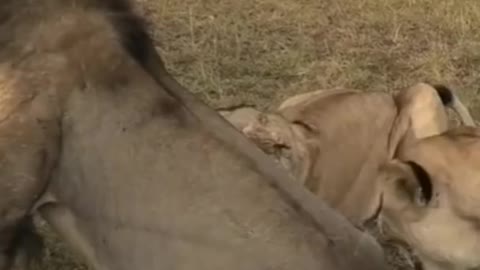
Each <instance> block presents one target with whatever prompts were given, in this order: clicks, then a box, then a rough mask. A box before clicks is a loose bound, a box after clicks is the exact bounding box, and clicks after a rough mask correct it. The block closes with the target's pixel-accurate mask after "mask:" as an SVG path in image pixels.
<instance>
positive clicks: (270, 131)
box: [224, 83, 474, 226]
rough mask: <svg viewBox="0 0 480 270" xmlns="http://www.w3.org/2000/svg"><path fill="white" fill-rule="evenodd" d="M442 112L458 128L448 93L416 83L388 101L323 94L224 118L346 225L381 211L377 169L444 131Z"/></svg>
mask: <svg viewBox="0 0 480 270" xmlns="http://www.w3.org/2000/svg"><path fill="white" fill-rule="evenodd" d="M445 107H451V108H452V109H453V110H454V111H455V112H457V114H458V115H459V116H460V119H461V120H462V123H463V124H464V125H469V126H472V125H474V121H473V119H472V117H471V116H470V113H469V112H468V110H467V109H466V108H465V106H464V105H463V104H462V102H461V101H460V100H459V98H458V97H457V96H456V95H455V93H454V92H453V91H452V90H450V89H449V88H447V87H444V86H441V85H434V86H432V85H429V84H426V83H418V84H415V85H412V86H411V87H407V88H405V89H403V90H401V91H399V92H397V93H395V94H394V95H392V94H389V93H384V92H360V91H358V90H351V89H327V90H320V91H314V92H309V93H305V94H300V95H296V96H293V97H290V98H288V99H287V100H285V101H284V102H282V104H281V105H280V106H279V107H278V109H277V110H276V111H274V112H259V111H255V110H254V109H252V108H248V109H247V108H244V109H238V110H234V111H233V112H231V113H230V114H229V115H227V114H224V115H225V117H226V118H227V119H229V120H230V121H231V122H232V123H233V124H234V125H235V126H236V127H237V128H238V129H240V130H241V131H242V132H243V133H244V134H245V135H246V137H248V138H249V139H250V140H252V141H253V142H254V143H255V144H256V145H257V146H258V147H260V148H261V149H262V150H263V151H264V152H266V153H268V154H270V155H272V156H273V157H274V158H275V159H276V160H278V161H280V163H281V164H282V165H284V167H286V168H288V169H289V171H291V172H292V174H293V175H294V176H295V177H296V179H297V181H299V182H301V183H303V184H304V185H305V186H306V187H307V188H308V189H309V190H310V191H312V192H314V193H315V194H317V195H319V196H320V197H322V198H323V199H325V200H326V201H327V202H328V203H329V204H330V205H331V206H332V207H334V208H336V209H338V210H339V211H340V212H341V213H342V214H344V215H345V216H346V217H347V218H348V219H349V220H350V221H351V222H353V223H354V224H356V225H360V226H361V225H363V223H364V222H366V221H368V220H369V219H370V218H373V217H374V216H375V214H376V211H377V209H378V208H379V206H380V201H381V192H380V187H379V183H378V182H377V181H376V176H377V173H378V167H379V166H380V165H381V164H382V163H383V162H386V161H387V160H389V159H390V158H391V157H393V156H394V155H395V150H396V149H397V147H399V145H401V144H402V143H407V142H409V141H411V140H415V139H419V138H423V137H427V136H430V135H434V134H439V133H441V132H443V131H445V130H447V129H448V118H447V114H446V110H445Z"/></svg>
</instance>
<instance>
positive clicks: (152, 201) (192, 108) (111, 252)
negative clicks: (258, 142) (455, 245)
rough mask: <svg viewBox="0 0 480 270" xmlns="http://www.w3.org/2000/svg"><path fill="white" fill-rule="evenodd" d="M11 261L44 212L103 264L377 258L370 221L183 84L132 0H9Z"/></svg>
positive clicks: (3, 188)
mask: <svg viewBox="0 0 480 270" xmlns="http://www.w3.org/2000/svg"><path fill="white" fill-rule="evenodd" d="M0 18H1V19H0V44H1V46H0V60H1V61H0V102H1V103H0V117H1V118H0V119H1V120H0V160H1V163H0V164H1V166H2V167H1V170H0V172H1V175H0V176H1V178H0V179H1V180H0V193H1V194H2V195H1V196H0V213H1V215H0V235H1V238H0V242H1V244H0V252H1V253H2V255H3V258H2V262H1V265H0V269H2V270H3V269H9V267H10V262H11V257H12V256H11V255H15V251H17V250H16V249H15V248H16V246H15V245H14V243H15V239H16V236H18V234H16V232H17V231H16V229H17V228H18V226H19V225H21V223H22V222H23V219H24V218H25V217H28V215H30V214H33V213H37V212H38V213H40V214H41V215H42V216H43V217H44V218H45V219H46V220H47V222H48V223H49V224H50V225H51V226H52V227H53V229H54V230H55V231H56V232H57V233H58V234H59V235H60V236H61V238H62V239H63V240H65V241H66V242H67V243H68V244H69V246H70V247H72V249H73V250H75V251H76V252H77V254H79V255H80V256H81V257H82V258H84V259H85V261H86V262H87V263H88V264H89V265H90V266H91V267H93V268H94V269H96V270H132V269H142V270H158V269H184V270H191V269H195V270H207V269H208V270H224V269H230V270H255V269H257V270H260V269H262V270H263V269H278V270H286V269H302V270H319V269H332V270H340V269H341V270H349V269H359V270H376V269H379V270H380V269H386V266H385V263H384V260H383V256H382V251H381V249H380V248H379V246H378V244H377V243H376V242H375V241H374V240H373V239H372V238H371V237H370V236H369V235H367V234H363V233H361V232H359V231H358V230H356V229H355V228H353V227H352V226H350V225H349V224H348V222H346V220H345V219H344V218H342V216H341V215H339V214H337V213H336V212H334V211H333V210H332V209H331V208H329V207H327V206H326V205H325V204H324V203H323V202H322V200H320V199H318V198H315V197H313V196H312V195H311V194H309V193H308V192H307V191H305V189H303V188H302V187H301V186H300V185H299V184H296V183H295V182H294V181H291V179H290V178H289V177H288V175H287V173H286V171H285V170H284V169H282V168H281V167H280V166H277V165H276V164H275V163H274V162H273V161H272V160H271V159H270V158H268V157H267V156H266V155H265V154H264V153H262V152H261V151H260V150H259V149H258V148H257V147H255V146H254V145H253V143H251V142H250V141H248V140H247V139H246V138H245V137H244V136H242V135H241V134H240V133H239V132H238V131H237V130H235V129H234V128H233V127H232V126H231V125H230V124H228V123H227V122H226V121H225V120H224V119H223V118H222V117H221V116H220V115H219V114H217V113H216V112H215V111H214V110H213V109H211V108H209V107H208V106H206V105H205V104H204V103H202V102H200V101H199V100H198V99H197V98H196V97H195V96H194V95H192V94H191V93H189V92H188V91H187V90H185V89H184V88H182V87H181V86H180V85H179V84H178V83H177V82H176V81H175V80H174V79H173V78H172V77H171V76H170V75H169V74H168V73H167V72H166V70H165V67H164V65H163V63H162V61H161V59H160V57H159V56H158V55H157V53H156V51H155V49H154V47H153V43H152V41H151V40H150V38H149V36H148V34H147V32H146V30H145V27H144V26H143V24H142V23H141V19H140V18H139V17H138V16H135V14H134V13H133V12H132V10H131V8H130V5H129V3H128V2H127V1H124V0H35V1H32V0H2V3H1V5H0Z"/></svg>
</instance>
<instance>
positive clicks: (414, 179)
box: [380, 160, 433, 206]
mask: <svg viewBox="0 0 480 270" xmlns="http://www.w3.org/2000/svg"><path fill="white" fill-rule="evenodd" d="M380 170H381V174H382V176H383V179H382V181H384V183H382V184H383V186H384V187H385V190H384V191H385V192H386V193H387V194H388V195H390V196H391V195H393V199H394V200H396V201H397V202H403V203H410V204H411V203H413V204H414V205H417V206H425V205H427V204H428V203H429V202H430V201H431V199H432V196H433V186H432V181H431V178H430V175H429V174H428V172H427V171H426V170H425V169H424V168H423V167H422V166H421V165H419V164H418V163H416V162H413V161H407V162H402V161H398V160H393V161H391V162H389V163H388V164H387V165H384V166H383V167H382V168H381V169H380Z"/></svg>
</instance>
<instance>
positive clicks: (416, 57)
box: [42, 0, 480, 270]
mask: <svg viewBox="0 0 480 270" xmlns="http://www.w3.org/2000/svg"><path fill="white" fill-rule="evenodd" d="M137 2H139V4H140V8H141V9H142V10H143V11H144V12H145V13H146V14H147V15H148V16H149V18H150V21H151V23H152V30H153V31H154V32H155V37H156V39H157V40H158V49H159V51H160V52H161V54H162V56H163V58H164V59H165V60H166V62H167V65H168V67H169V69H170V70H171V72H172V73H173V74H174V75H175V76H176V77H177V78H178V79H179V80H180V81H181V82H182V83H183V84H184V85H186V86H187V87H189V88H190V89H191V90H192V91H193V92H196V93H198V94H199V95H200V97H202V98H203V99H204V100H205V101H207V102H208V103H209V104H210V105H212V106H214V107H217V108H218V107H223V106H229V105H236V104H238V103H247V104H255V105H256V106H258V107H259V108H269V107H271V106H274V105H276V104H277V103H278V102H279V101H280V100H281V99H283V98H284V97H286V96H289V95H292V94H295V93H300V92H305V91H310V90H315V89H319V88H328V87H353V88H358V89H361V90H365V91H369V90H382V91H391V90H395V89H399V88H402V87H406V86H408V85H411V84H413V83H415V82H418V81H427V82H440V83H445V84H447V85H449V86H452V87H453V88H455V89H457V91H458V93H459V94H460V95H461V97H462V98H463V99H464V101H465V103H466V104H467V105H468V106H469V107H470V108H471V109H472V112H473V114H474V116H476V117H479V116H480V102H479V97H478V95H477V93H478V91H479V85H480V69H479V65H480V31H478V29H480V2H479V1H478V0H442V1H436V0H241V1H239V0H196V1H194V0H137ZM50 246H52V245H50ZM52 250H53V251H54V252H53V253H51V254H50V255H49V257H48V260H47V263H46V265H45V266H43V268H42V269H49V270H53V269H65V267H63V266H65V265H68V262H69V260H70V259H69V258H68V257H66V259H65V257H63V255H62V253H61V252H60V251H58V249H51V250H50V251H52ZM66 268H68V269H73V268H71V267H66Z"/></svg>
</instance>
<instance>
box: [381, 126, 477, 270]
mask: <svg viewBox="0 0 480 270" xmlns="http://www.w3.org/2000/svg"><path fill="white" fill-rule="evenodd" d="M381 172H382V174H381V175H380V176H379V178H380V180H379V182H380V183H383V184H384V186H383V191H384V202H383V206H382V210H381V214H380V219H381V221H382V224H384V225H383V226H382V227H384V229H385V233H386V234H387V235H388V236H390V237H391V238H392V239H394V240H399V241H400V242H405V243H407V244H408V245H410V246H411V247H412V248H413V250H414V251H415V253H416V254H417V256H418V258H419V259H420V261H421V262H422V264H423V269H424V270H471V269H480V257H479V256H478V254H479V253H480V226H479V225H480V195H479V192H478V190H479V188H480V128H472V127H459V128H455V129H451V130H448V131H446V132H444V133H442V134H440V135H435V136H431V137H428V138H424V139H422V140H420V141H418V142H416V143H410V144H406V145H404V146H403V147H401V148H399V150H398V155H397V158H396V159H394V160H392V161H390V162H388V163H386V164H385V165H384V166H382V170H381Z"/></svg>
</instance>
